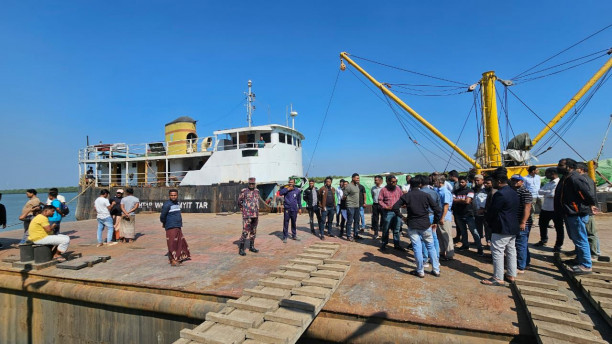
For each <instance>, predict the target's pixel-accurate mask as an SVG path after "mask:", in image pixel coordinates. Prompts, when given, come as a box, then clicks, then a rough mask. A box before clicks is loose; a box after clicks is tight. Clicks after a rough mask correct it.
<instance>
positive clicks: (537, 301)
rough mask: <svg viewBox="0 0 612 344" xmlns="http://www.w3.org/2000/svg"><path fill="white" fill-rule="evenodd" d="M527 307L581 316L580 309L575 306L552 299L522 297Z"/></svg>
mask: <svg viewBox="0 0 612 344" xmlns="http://www.w3.org/2000/svg"><path fill="white" fill-rule="evenodd" d="M521 297H522V298H523V300H524V301H525V304H526V305H527V306H535V307H542V308H548V309H554V310H557V311H562V312H567V313H571V314H579V313H580V308H578V307H576V306H573V305H572V304H570V303H569V302H562V301H557V300H554V299H550V298H543V297H537V296H531V295H521Z"/></svg>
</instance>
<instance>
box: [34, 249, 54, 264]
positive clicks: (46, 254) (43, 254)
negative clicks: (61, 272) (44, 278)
mask: <svg viewBox="0 0 612 344" xmlns="http://www.w3.org/2000/svg"><path fill="white" fill-rule="evenodd" d="M51 248H52V246H47V245H34V263H45V262H48V261H50V260H51V259H52V258H53V254H52V253H51Z"/></svg>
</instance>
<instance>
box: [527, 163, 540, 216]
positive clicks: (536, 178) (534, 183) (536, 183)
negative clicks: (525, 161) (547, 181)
mask: <svg viewBox="0 0 612 344" xmlns="http://www.w3.org/2000/svg"><path fill="white" fill-rule="evenodd" d="M527 172H528V173H529V174H527V175H526V176H525V177H523V178H524V179H525V182H524V183H525V189H527V190H529V192H531V197H533V206H534V210H535V213H536V214H537V213H539V212H540V209H541V208H542V198H541V197H540V194H539V191H540V186H541V185H542V179H541V178H540V174H539V173H540V171H539V170H538V168H537V167H536V166H529V168H528V169H527Z"/></svg>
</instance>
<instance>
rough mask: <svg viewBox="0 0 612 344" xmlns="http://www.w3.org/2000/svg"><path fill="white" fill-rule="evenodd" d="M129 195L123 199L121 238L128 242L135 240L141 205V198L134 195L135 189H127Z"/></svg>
mask: <svg viewBox="0 0 612 344" xmlns="http://www.w3.org/2000/svg"><path fill="white" fill-rule="evenodd" d="M125 193H126V194H127V196H125V197H123V198H122V199H121V227H119V228H120V229H119V230H120V231H121V238H123V240H124V241H125V242H127V243H131V242H133V241H134V237H135V236H136V229H135V226H136V213H135V212H136V209H138V207H139V206H140V200H139V199H138V198H136V197H134V189H132V188H127V189H125Z"/></svg>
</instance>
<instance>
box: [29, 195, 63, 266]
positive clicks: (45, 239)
mask: <svg viewBox="0 0 612 344" xmlns="http://www.w3.org/2000/svg"><path fill="white" fill-rule="evenodd" d="M54 212H55V207H54V206H52V205H45V207H44V208H43V210H42V214H38V215H36V217H34V218H33V219H32V222H30V227H29V228H28V231H29V233H30V235H29V236H28V240H30V241H32V242H34V244H36V245H53V246H57V251H56V252H55V255H54V256H53V258H54V259H55V258H58V260H65V259H64V258H63V257H62V254H63V253H65V252H66V250H68V245H69V244H70V237H69V236H67V235H63V234H55V235H51V234H52V233H53V230H54V229H55V227H56V226H57V225H56V224H55V223H54V224H49V217H51V216H53V213H54Z"/></svg>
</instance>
